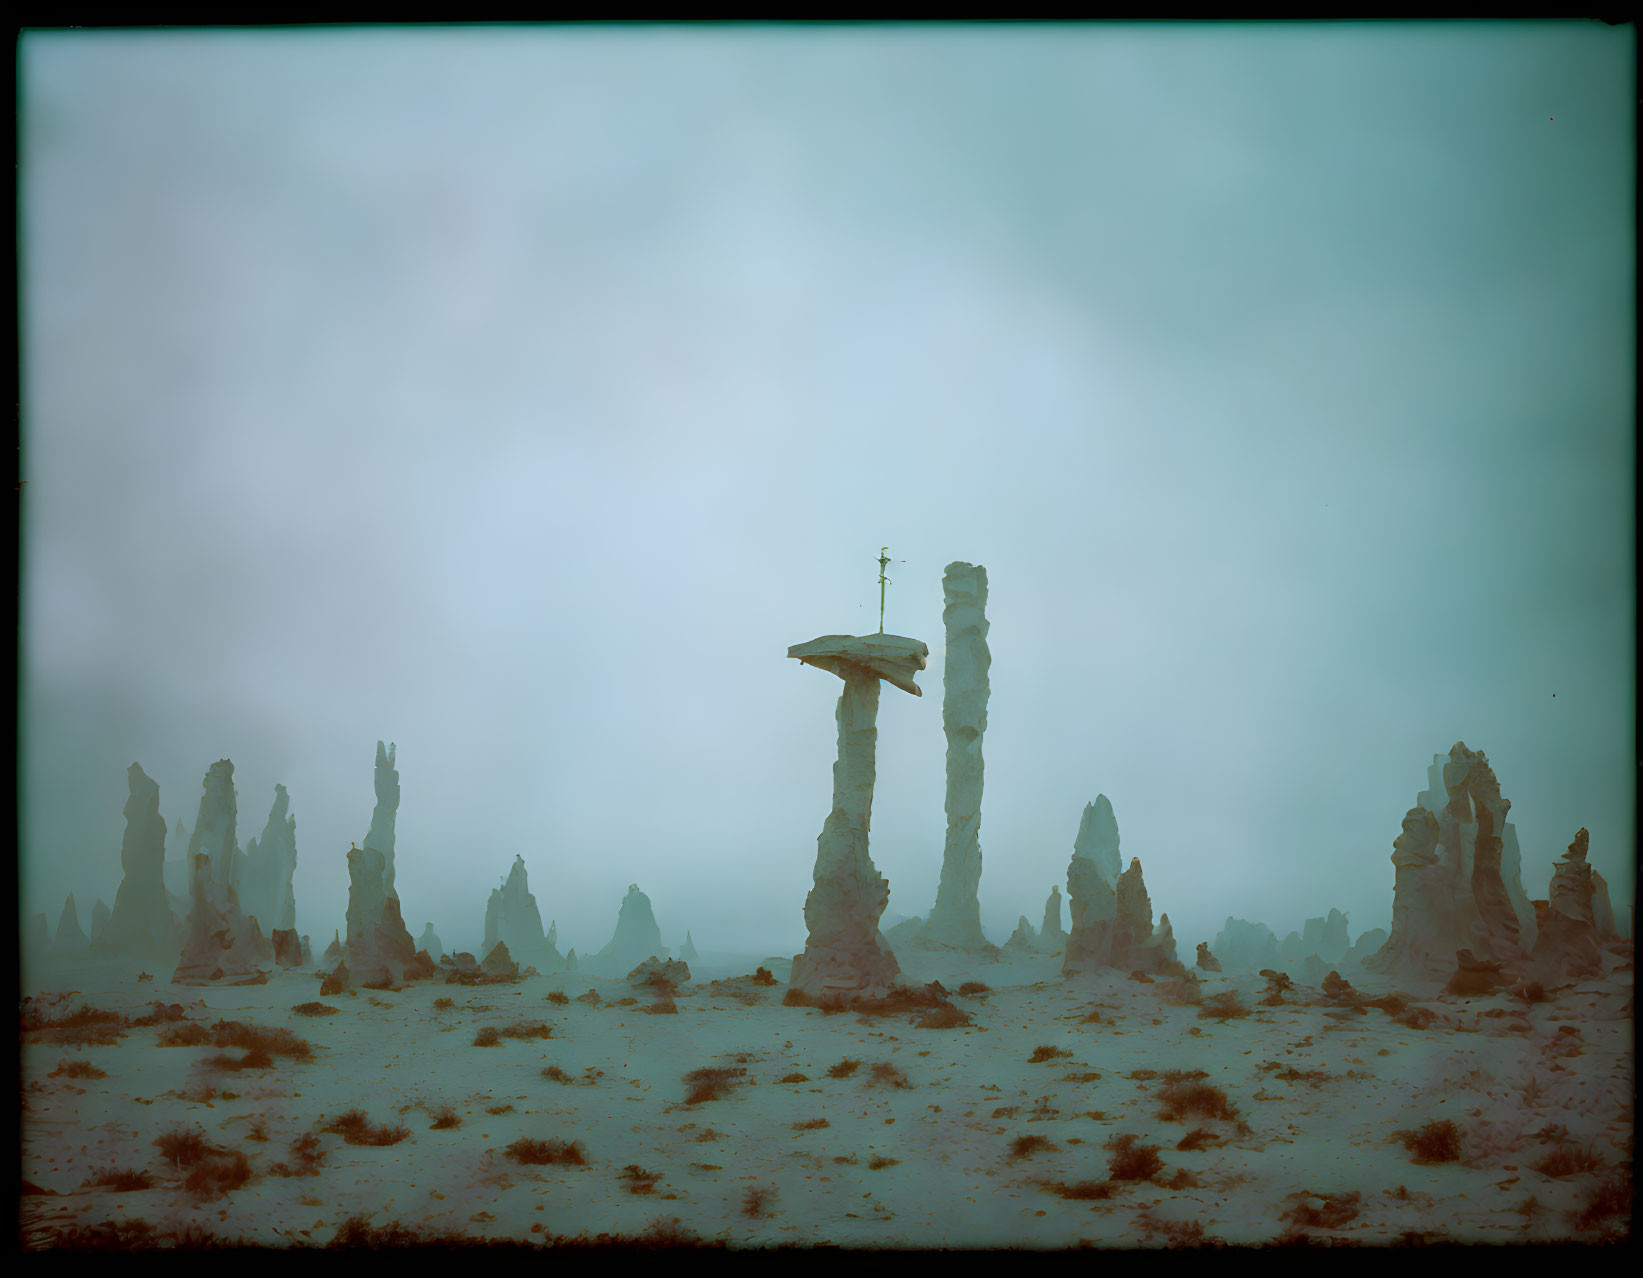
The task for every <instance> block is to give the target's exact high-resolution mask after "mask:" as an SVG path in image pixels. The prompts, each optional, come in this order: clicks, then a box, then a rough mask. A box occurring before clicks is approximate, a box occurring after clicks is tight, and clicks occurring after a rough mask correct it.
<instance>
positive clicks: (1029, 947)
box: [1004, 914, 1038, 954]
mask: <svg viewBox="0 0 1643 1278" xmlns="http://www.w3.org/2000/svg"><path fill="white" fill-rule="evenodd" d="M1004 948H1005V949H1006V950H1008V951H1009V952H1010V953H1012V954H1036V953H1038V933H1036V932H1034V931H1033V925H1032V924H1031V923H1029V922H1027V916H1026V915H1025V914H1023V915H1022V916H1021V920H1020V922H1018V923H1017V924H1016V925H1015V931H1014V932H1011V933H1010V939H1009V940H1007V941H1005V942H1004Z"/></svg>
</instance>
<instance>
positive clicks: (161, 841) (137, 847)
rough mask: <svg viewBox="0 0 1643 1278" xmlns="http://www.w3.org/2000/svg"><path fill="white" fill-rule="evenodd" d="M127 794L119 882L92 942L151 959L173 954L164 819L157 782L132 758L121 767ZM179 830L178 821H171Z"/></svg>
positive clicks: (168, 959) (104, 949) (162, 960)
mask: <svg viewBox="0 0 1643 1278" xmlns="http://www.w3.org/2000/svg"><path fill="white" fill-rule="evenodd" d="M126 785H127V788H128V790H129V797H128V798H127V799H126V805H125V820H126V828H125V837H124V838H123V839H122V840H121V841H120V876H121V877H120V886H119V889H118V890H117V891H116V892H115V893H114V909H113V910H112V911H110V913H109V916H108V926H107V927H105V928H104V929H103V930H102V933H101V934H100V935H99V936H98V937H97V939H96V941H95V942H94V943H93V948H94V949H95V950H96V951H97V952H98V953H100V954H109V955H124V956H128V957H130V958H132V959H135V960H147V961H150V962H153V963H155V964H173V963H175V962H176V959H177V925H176V921H175V920H174V919H173V918H172V915H171V905H170V903H169V901H168V900H167V897H166V890H165V820H164V818H163V817H161V816H160V787H159V786H158V785H157V784H156V783H155V782H154V781H152V780H151V779H150V778H149V777H148V775H147V774H146V773H144V772H143V770H142V768H141V767H139V766H138V765H137V764H135V763H133V764H132V765H131V766H130V767H129V768H127V769H126ZM177 829H178V833H179V835H180V834H181V831H182V822H181V821H179V822H177Z"/></svg>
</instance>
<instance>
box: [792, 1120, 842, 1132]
mask: <svg viewBox="0 0 1643 1278" xmlns="http://www.w3.org/2000/svg"><path fill="white" fill-rule="evenodd" d="M832 1125H833V1124H831V1123H829V1122H828V1121H827V1120H826V1119H825V1118H807V1119H805V1121H804V1122H802V1123H794V1124H793V1130H794V1131H796V1132H813V1131H817V1130H819V1129H820V1128H823V1127H831V1126H832Z"/></svg>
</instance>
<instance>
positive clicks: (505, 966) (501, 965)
mask: <svg viewBox="0 0 1643 1278" xmlns="http://www.w3.org/2000/svg"><path fill="white" fill-rule="evenodd" d="M479 970H480V971H481V972H483V973H484V974H485V975H486V976H501V977H506V978H508V979H510V980H512V979H515V978H517V977H518V975H519V964H518V963H516V962H514V959H513V955H512V954H510V953H508V943H507V942H506V941H498V942H497V943H496V944H495V945H493V946H492V947H491V948H490V949H489V950H488V951H486V954H485V957H484V958H483V959H481V960H480V963H479Z"/></svg>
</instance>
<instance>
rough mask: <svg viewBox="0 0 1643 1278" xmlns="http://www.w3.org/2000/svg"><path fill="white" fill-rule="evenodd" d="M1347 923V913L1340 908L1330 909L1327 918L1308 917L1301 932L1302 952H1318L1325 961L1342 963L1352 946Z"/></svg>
mask: <svg viewBox="0 0 1643 1278" xmlns="http://www.w3.org/2000/svg"><path fill="white" fill-rule="evenodd" d="M1346 923H1347V919H1346V915H1344V914H1342V913H1341V912H1340V911H1339V910H1330V911H1329V915H1328V917H1326V918H1316V919H1308V920H1307V921H1306V927H1305V929H1304V930H1303V931H1302V932H1301V952H1302V953H1303V954H1316V955H1317V956H1318V957H1319V958H1321V959H1322V960H1323V961H1324V962H1325V963H1330V964H1336V963H1340V962H1341V961H1342V960H1343V959H1345V958H1346V952H1347V950H1349V949H1350V948H1351V947H1352V943H1351V940H1350V938H1349V937H1348V936H1347V930H1346Z"/></svg>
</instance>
